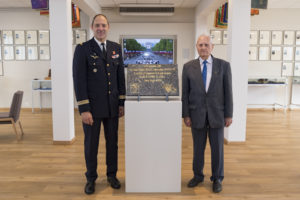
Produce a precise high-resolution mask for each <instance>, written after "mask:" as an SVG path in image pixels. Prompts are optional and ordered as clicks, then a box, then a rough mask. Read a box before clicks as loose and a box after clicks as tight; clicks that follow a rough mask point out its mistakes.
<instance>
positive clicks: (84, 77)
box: [73, 14, 125, 194]
mask: <svg viewBox="0 0 300 200" xmlns="http://www.w3.org/2000/svg"><path fill="white" fill-rule="evenodd" d="M91 28H92V30H93V33H94V37H93V38H92V39H91V40H89V41H87V42H85V43H83V44H80V45H77V47H76V50H75V53H74V60H73V79H74V88H75V93H76V98H77V104H78V108H79V112H80V115H81V118H82V122H83V130H84V136H85V137H84V153H85V161H86V168H87V171H86V173H85V175H86V178H87V184H86V185H85V193H86V194H92V193H94V191H95V181H96V179H97V177H98V174H97V154H98V144H99V134H100V125H101V122H102V123H103V125H104V134H105V140H106V165H107V173H106V175H107V180H108V182H109V183H110V185H111V187H112V188H114V189H119V188H120V187H121V185H120V182H119V180H118V179H117V177H116V174H117V170H118V165H117V164H118V120H119V119H118V118H119V117H122V116H123V115H124V101H125V77H124V66H123V59H122V51H121V46H120V45H119V44H117V43H115V42H112V41H109V40H106V38H107V33H108V30H109V22H108V20H107V18H106V16H105V15H102V14H98V15H96V16H95V17H94V19H93V22H92V25H91Z"/></svg>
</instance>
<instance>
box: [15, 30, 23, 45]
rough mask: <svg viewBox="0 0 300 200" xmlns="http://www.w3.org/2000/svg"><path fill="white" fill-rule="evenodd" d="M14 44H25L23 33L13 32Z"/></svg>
mask: <svg viewBox="0 0 300 200" xmlns="http://www.w3.org/2000/svg"><path fill="white" fill-rule="evenodd" d="M14 40H15V44H16V45H19V44H25V31H14Z"/></svg>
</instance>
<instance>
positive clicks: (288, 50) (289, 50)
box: [282, 47, 294, 61]
mask: <svg viewBox="0 0 300 200" xmlns="http://www.w3.org/2000/svg"><path fill="white" fill-rule="evenodd" d="M293 55H294V48H293V47H283V54H282V60H285V61H292V60H293Z"/></svg>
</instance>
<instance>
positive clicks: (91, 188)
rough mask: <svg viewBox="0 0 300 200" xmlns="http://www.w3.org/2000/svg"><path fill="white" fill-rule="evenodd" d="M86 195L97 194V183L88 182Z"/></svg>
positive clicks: (85, 189) (85, 190)
mask: <svg viewBox="0 0 300 200" xmlns="http://www.w3.org/2000/svg"><path fill="white" fill-rule="evenodd" d="M84 192H85V193H86V194H93V193H94V192H95V182H89V181H88V182H87V183H86V185H85V188H84Z"/></svg>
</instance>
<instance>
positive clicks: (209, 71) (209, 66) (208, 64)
mask: <svg viewBox="0 0 300 200" xmlns="http://www.w3.org/2000/svg"><path fill="white" fill-rule="evenodd" d="M199 61H200V67H201V73H202V71H203V61H204V60H203V59H202V58H201V57H199ZM206 61H207V63H206V67H207V75H206V88H205V91H206V92H207V91H208V88H209V84H210V79H211V74H212V63H213V59H212V57H211V56H209V57H208V59H207V60H206Z"/></svg>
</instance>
